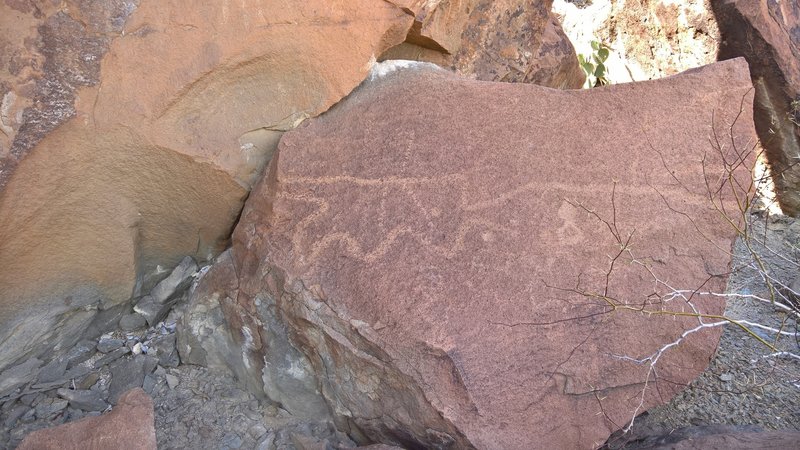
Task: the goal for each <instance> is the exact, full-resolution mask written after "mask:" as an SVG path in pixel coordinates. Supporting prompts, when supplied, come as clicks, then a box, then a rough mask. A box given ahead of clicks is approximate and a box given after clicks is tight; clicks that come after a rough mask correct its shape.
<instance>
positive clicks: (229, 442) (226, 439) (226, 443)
mask: <svg viewBox="0 0 800 450" xmlns="http://www.w3.org/2000/svg"><path fill="white" fill-rule="evenodd" d="M242 443H243V441H242V438H240V437H239V436H237V435H235V434H233V433H228V434H226V435H225V436H223V437H222V445H223V448H224V447H227V448H233V449H236V448H240V447H241V446H242Z"/></svg>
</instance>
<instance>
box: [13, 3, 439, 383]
mask: <svg viewBox="0 0 800 450" xmlns="http://www.w3.org/2000/svg"><path fill="white" fill-rule="evenodd" d="M431 14H433V12H431ZM413 21H414V18H413V16H412V14H411V13H410V12H409V11H408V10H406V9H404V8H401V7H399V6H397V5H394V4H392V3H389V2H385V1H382V0H360V1H356V2H334V3H331V2H327V1H321V0H320V1H311V2H309V1H292V2H288V3H287V2H285V1H272V0H248V1H245V2H238V3H237V2H233V3H232V2H211V3H209V2H204V1H199V0H169V1H152V0H145V1H141V2H122V1H119V2H117V1H110V2H87V1H82V0H81V1H78V0H74V1H66V2H52V1H45V0H43V1H35V2H17V1H8V2H3V3H2V4H0V102H2V104H1V105H0V110H2V114H0V119H2V120H0V123H2V127H0V128H1V129H2V131H3V132H2V133H1V134H0V136H1V137H0V266H1V267H3V270H2V271H0V369H2V368H4V367H7V366H9V365H11V364H14V363H19V362H22V361H25V360H27V359H29V358H30V357H32V356H38V357H45V358H46V357H47V355H45V353H50V352H51V351H53V350H55V351H56V352H58V351H60V349H64V348H69V347H71V346H72V345H73V344H74V343H75V342H76V341H77V340H78V339H79V338H80V335H81V334H84V333H87V332H89V331H87V330H95V331H96V330H97V329H98V328H102V327H101V326H100V325H99V324H98V323H99V322H102V323H105V322H106V321H109V320H111V319H113V318H114V317H117V318H118V317H119V315H120V313H121V312H122V311H123V310H124V309H125V308H127V307H128V300H129V299H131V298H137V297H139V296H142V295H144V294H146V293H147V292H149V290H150V289H152V288H153V287H154V286H155V285H156V283H158V281H159V280H160V279H161V278H164V277H165V276H167V275H168V274H169V273H170V270H171V269H172V268H173V267H175V265H177V264H178V262H179V261H180V260H181V259H182V258H183V257H184V256H186V255H189V256H191V257H193V258H194V259H195V260H197V261H201V262H202V261H208V260H209V259H211V258H213V257H214V256H215V255H216V254H218V253H219V252H220V251H221V250H223V249H224V247H225V246H226V245H227V238H228V236H229V235H230V232H231V228H232V226H233V224H234V222H235V221H236V219H237V217H238V213H239V211H240V210H241V207H242V204H243V200H244V198H245V197H246V195H247V192H248V191H249V189H250V187H251V185H252V183H253V182H254V181H255V180H256V179H257V177H258V175H259V173H260V172H261V170H262V168H263V167H264V165H265V164H266V162H267V161H268V160H269V157H270V155H271V153H272V151H273V150H274V148H275V145H276V144H277V141H278V139H279V138H280V135H281V134H282V133H283V132H284V131H286V130H288V129H291V128H292V127H294V126H296V125H297V124H298V123H300V122H301V121H302V120H304V119H305V118H307V117H312V116H315V115H317V114H319V113H321V112H323V111H325V110H326V109H328V108H329V107H330V106H331V105H332V104H334V103H335V102H337V101H339V100H340V99H341V98H342V97H344V96H345V95H347V94H348V93H349V92H350V91H351V90H352V89H353V88H354V87H355V86H357V85H358V84H359V83H360V82H361V81H362V80H363V78H364V77H365V76H366V74H367V73H368V71H369V69H370V67H371V65H372V64H373V63H374V61H375V59H376V57H377V56H378V55H380V54H382V53H383V52H384V51H385V50H386V49H388V48H389V47H392V46H394V45H397V44H399V43H400V42H402V41H403V40H404V39H405V37H406V36H407V34H408V30H409V29H410V27H411V26H412V23H413ZM98 321H99V322H98ZM93 322H95V323H94V324H93ZM100 331H102V330H100Z"/></svg>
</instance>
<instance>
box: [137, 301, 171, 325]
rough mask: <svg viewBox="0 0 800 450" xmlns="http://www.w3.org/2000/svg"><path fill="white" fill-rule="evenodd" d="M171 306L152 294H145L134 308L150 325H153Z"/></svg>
mask: <svg viewBox="0 0 800 450" xmlns="http://www.w3.org/2000/svg"><path fill="white" fill-rule="evenodd" d="M170 306H171V305H169V304H162V303H159V302H157V301H156V300H155V298H153V296H152V295H145V296H144V297H143V298H142V299H141V300H139V303H137V304H136V306H134V307H133V310H134V311H136V312H137V313H139V314H141V315H142V316H143V317H144V318H145V320H147V323H148V324H149V325H150V326H153V325H154V324H156V323H158V322H159V321H160V320H161V319H162V318H163V317H164V316H166V314H167V312H168V311H169V307H170Z"/></svg>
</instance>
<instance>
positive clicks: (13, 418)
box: [5, 405, 31, 428]
mask: <svg viewBox="0 0 800 450" xmlns="http://www.w3.org/2000/svg"><path fill="white" fill-rule="evenodd" d="M30 409H31V408H30V407H29V406H25V405H17V406H15V407H14V409H12V410H11V412H10V413H8V416H7V417H6V421H5V426H6V428H13V427H14V425H16V424H17V420H19V419H20V418H21V417H22V416H24V415H25V413H26V412H28V411H30Z"/></svg>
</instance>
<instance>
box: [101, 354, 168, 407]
mask: <svg viewBox="0 0 800 450" xmlns="http://www.w3.org/2000/svg"><path fill="white" fill-rule="evenodd" d="M157 364H158V359H157V358H155V357H153V356H145V355H136V356H135V357H133V358H131V359H125V360H122V361H118V362H117V363H115V364H114V365H113V366H111V384H110V385H109V387H108V396H109V397H108V400H109V402H111V404H112V405H116V404H117V400H119V396H120V395H122V394H124V393H125V392H127V391H128V390H130V389H133V388H136V387H142V385H143V384H144V376H145V375H147V374H149V373H152V372H153V370H154V369H155V368H156V365H157Z"/></svg>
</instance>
